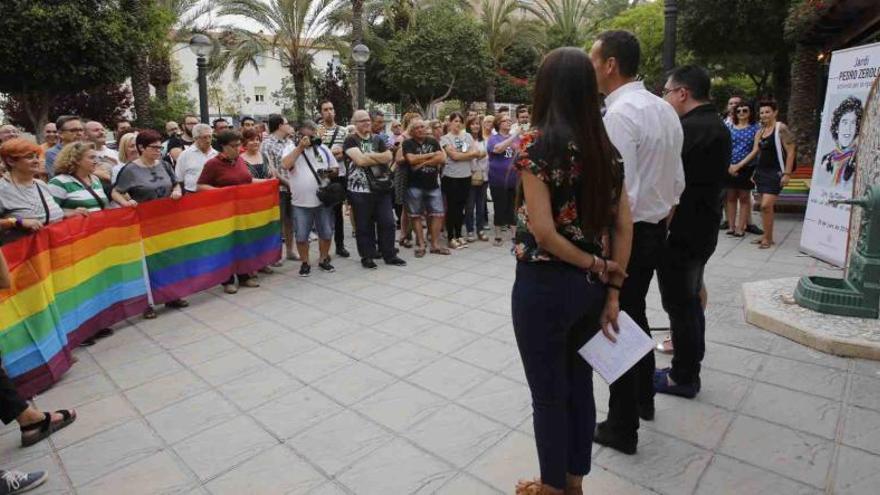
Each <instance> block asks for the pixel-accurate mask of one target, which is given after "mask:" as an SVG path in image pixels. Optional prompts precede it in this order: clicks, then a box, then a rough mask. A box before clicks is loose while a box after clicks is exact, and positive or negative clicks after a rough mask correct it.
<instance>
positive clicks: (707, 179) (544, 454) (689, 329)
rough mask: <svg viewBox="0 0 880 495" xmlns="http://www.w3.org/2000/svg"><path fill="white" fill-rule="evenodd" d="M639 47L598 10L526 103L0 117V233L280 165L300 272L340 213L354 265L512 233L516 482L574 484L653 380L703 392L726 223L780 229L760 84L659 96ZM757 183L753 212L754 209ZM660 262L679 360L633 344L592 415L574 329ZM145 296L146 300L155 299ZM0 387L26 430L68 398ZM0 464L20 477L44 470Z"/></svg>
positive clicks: (634, 310) (618, 445)
mask: <svg viewBox="0 0 880 495" xmlns="http://www.w3.org/2000/svg"><path fill="white" fill-rule="evenodd" d="M639 63H640V50H639V42H638V40H637V39H636V37H635V36H634V35H632V34H631V33H629V32H626V31H608V32H605V33H602V34H601V35H600V36H599V37H598V39H597V41H596V42H595V44H594V45H593V46H592V48H591V49H590V50H589V53H586V52H585V51H584V50H581V49H576V48H561V49H557V50H554V51H553V52H551V53H550V54H548V55H547V56H546V57H545V59H544V60H543V62H542V64H541V67H540V69H539V72H538V75H537V78H536V82H535V97H534V101H533V106H532V108H531V109H530V107H528V106H525V105H521V106H519V107H516V108H515V109H514V110H513V111H512V112H511V111H510V109H509V108H506V107H503V108H500V109H499V111H498V112H495V113H494V114H493V115H482V114H479V113H478V112H476V111H469V112H464V113H460V112H453V113H452V114H450V115H448V116H447V117H446V118H445V119H443V120H428V119H426V118H425V117H424V116H423V115H420V114H418V113H412V112H411V113H407V114H405V115H403V117H402V119H401V120H400V121H397V120H393V121H391V122H389V123H386V122H385V115H384V114H383V113H382V112H379V111H372V112H367V111H365V110H357V111H355V112H354V115H353V116H352V118H351V123H350V125H341V124H339V123H337V122H336V114H335V108H334V106H333V103H332V102H331V101H324V102H321V104H320V105H319V108H317V109H316V111H317V112H316V116H315V120H304V121H301V122H298V123H296V124H294V125H291V123H290V122H289V121H288V120H287V119H286V118H285V117H284V116H282V115H271V116H269V117H268V119H266V121H265V122H257V121H256V120H254V119H253V118H249V117H245V118H242V119H240V123H239V125H238V128H237V129H236V128H233V126H231V125H230V124H229V122H228V121H226V120H225V119H222V118H220V119H216V120H214V121H213V122H212V124H211V125H208V124H204V123H200V122H199V119H198V118H196V117H195V116H192V115H187V116H185V117H184V118H183V119H182V122H180V123H178V122H168V123H167V124H166V126H165V129H164V134H160V133H159V132H158V131H156V130H151V129H135V128H133V127H132V125H131V122H129V121H127V120H123V121H120V122H116V123H114V128H113V134H114V138H115V143H113V144H112V145H108V144H107V143H106V142H105V141H106V136H107V131H106V130H105V128H104V126H103V125H102V124H101V123H99V122H96V121H86V120H85V119H82V118H79V117H77V116H72V115H65V116H61V117H59V118H58V119H57V120H56V122H53V123H49V124H47V125H46V126H45V128H44V129H43V132H42V134H43V137H44V139H45V142H43V143H42V144H37V143H35V142H32V141H30V140H27V139H25V138H22V137H20V136H19V135H18V131H17V129H16V128H15V127H13V126H10V125H6V126H2V127H0V163H2V166H3V169H4V170H3V172H4V173H3V176H2V178H0V243H5V242H10V241H12V240H15V239H17V238H19V237H21V236H24V235H28V234H29V233H32V232H35V231H38V230H40V229H41V228H42V227H43V226H45V225H47V224H51V223H53V222H57V221H60V220H61V219H63V218H66V217H71V216H76V215H89V214H90V213H91V212H96V211H100V210H103V209H106V208H116V207H119V208H126V207H133V206H136V205H138V204H141V203H145V202H148V201H153V200H156V199H161V198H171V199H179V198H181V197H183V196H184V195H186V194H198V193H200V192H201V191H206V190H212V189H215V188H223V187H229V186H235V185H241V184H248V183H252V182H259V181H266V180H272V179H277V180H278V184H279V202H280V223H281V230H282V239H283V246H282V252H281V255H280V257H281V260H280V261H278V262H277V263H276V264H275V265H273V266H275V267H277V266H280V265H282V264H283V263H284V261H293V262H298V263H299V264H300V267H299V275H300V276H302V277H308V276H310V275H311V273H312V263H313V259H312V253H310V245H311V243H312V242H314V241H317V247H318V249H317V254H318V257H317V259H316V260H314V262H315V264H316V265H317V267H318V269H319V270H321V271H322V272H327V273H330V272H334V271H335V267H334V266H333V257H334V256H336V257H342V258H348V257H350V256H351V253H350V252H349V251H348V249H347V248H346V243H345V231H346V229H345V222H346V217H347V218H348V220H349V221H350V222H351V224H352V231H353V232H354V236H355V244H356V251H357V255H358V257H359V258H360V264H361V266H362V267H363V268H364V269H376V268H377V267H378V265H377V263H376V260H382V261H383V262H384V263H385V264H386V265H392V266H405V265H406V264H407V262H406V261H404V260H403V259H402V258H401V257H400V256H399V254H400V249H401V248H404V249H413V253H414V257H415V258H417V259H418V258H423V257H424V256H426V255H427V254H429V253H430V254H432V255H439V256H449V255H450V254H452V253H453V252H454V251H456V250H461V249H466V248H467V247H468V246H469V245H470V244H472V243H479V242H489V241H492V245H494V246H497V247H503V246H509V247H510V250H511V252H512V253H513V254H514V255H515V257H516V259H517V261H518V263H517V268H516V281H515V283H514V287H513V293H512V304H513V306H512V315H513V324H514V331H515V334H516V339H517V343H518V346H519V349H520V354H521V357H522V360H523V365H524V369H525V372H526V377H527V381H528V384H529V387H530V390H531V394H532V399H533V407H534V426H535V438H536V443H537V448H538V457H539V461H540V470H541V477H540V478H539V479H536V480H534V481H523V482H520V483H519V485H518V486H517V493H518V494H557V493H565V494H579V493H582V492H581V488H580V486H581V482H582V477H583V476H584V475H586V474H587V473H588V472H589V470H590V452H591V445H592V442H594V441H595V442H597V443H599V444H602V445H606V446H608V447H610V448H613V449H615V450H618V451H620V452H623V453H625V454H634V453H635V452H636V450H637V445H638V433H637V431H638V427H639V420H640V419H641V420H645V421H651V420H653V418H654V415H655V410H654V395H655V394H656V393H665V394H672V395H677V396H681V397H686V398H693V397H695V396H696V395H697V394H698V393H699V392H700V389H701V386H702V383H701V380H700V363H701V361H702V359H703V355H704V353H705V342H704V333H705V315H704V309H705V306H706V301H707V297H708V296H707V293H706V290H705V287H704V285H703V272H704V269H705V266H706V264H707V262H708V260H709V258H710V257H711V256H712V254H713V252H714V250H715V247H716V244H717V239H718V232H719V224H720V225H721V228H722V229H725V228H726V229H727V230H728V232H727V234H728V235H730V236H733V237H743V236H744V235H745V233H746V232H752V233H757V234H758V235H760V236H761V237H760V238H759V239H757V240H756V241H755V244H757V245H758V247H759V248H769V247H770V246H772V245H773V210H774V203H775V200H776V198H777V197H778V195H779V194H780V192H781V190H782V188H783V187H784V186H785V185H786V184H787V182H788V178H789V177H790V175H791V172H792V169H793V165H794V157H795V149H794V141H793V139H792V135H791V132H790V131H789V130H788V128H787V127H786V126H785V125H784V124H782V123H781V122H779V121H778V120H777V110H778V109H777V106H776V103H775V102H773V101H772V100H766V101H761V102H759V103H758V104H757V105H752V104H748V103H746V102H745V100H744V99H743V98H742V97H739V96H735V97H733V98H731V99H730V101H729V102H728V107H727V114H726V115H723V116H719V115H718V113H717V111H716V110H715V107H714V105H713V104H712V102H711V101H710V97H709V93H710V84H711V83H710V78H709V76H708V75H707V73H706V71H705V70H704V69H702V68H700V67H697V66H684V67H680V68H678V69H676V70H674V71H673V72H672V73H671V74H670V75H669V77H668V80H667V81H666V84H665V86H664V88H663V91H662V93H663V94H662V96H657V95H655V94H653V93H651V92H650V91H648V90H647V89H646V88H645V86H644V84H643V83H642V82H641V81H639V80H638V78H637V74H638V70H639ZM602 96H604V99H603V98H602ZM530 110H531V111H530ZM532 112H533V113H532ZM756 114H757V117H758V118H759V121H760V124H757V123H756ZM755 186H756V187H757V192H758V193H759V194H760V211H761V216H762V220H763V227H764V229H763V231H761V230H760V229H758V228H757V227H756V226H754V225H752V224H751V221H750V216H751V210H752V206H751V190H752V189H753V188H754V187H755ZM725 190H726V192H725ZM490 201H491V202H492V208H491V213H492V214H491V215H490V208H489V202H490ZM722 211H724V212H726V216H727V218H726V220H725V221H722ZM490 217H491V221H492V228H490V227H489V221H490ZM334 244H335V249H333V247H334ZM272 271H273V270H272V267H268V266H267V267H264V268H263V269H261V270H260V272H261V273H264V274H269V273H272ZM655 274H656V275H657V277H658V282H659V287H660V292H661V296H662V303H663V307H664V309H665V310H666V312H667V313H668V314H669V319H670V326H671V338H670V340H669V341H668V342H665V343H663V344H661V345H660V346H659V347H660V349H659V350H661V351H664V352H671V353H673V359H672V366H671V367H669V368H664V369H656V368H655V360H654V355H653V353H648V354H647V355H645V356H644V357H643V358H642V359H641V360H640V361H639V362H638V363H637V364H636V365H635V366H634V367H632V368H631V369H630V370H629V371H628V372H626V373H625V374H624V375H623V376H622V377H621V378H619V379H618V380H617V381H615V382H614V383H613V384H611V386H610V391H611V393H610V399H609V404H608V417H607V419H606V420H605V421H603V422H600V423H598V425H597V424H596V411H595V404H594V400H593V396H592V377H591V375H592V370H591V369H590V367H589V365H588V364H586V363H585V362H584V361H583V360H582V359H581V358H580V357H579V356H578V354H577V350H578V349H579V348H580V346H581V345H583V343H584V342H586V340H587V339H588V338H590V337H591V336H592V335H593V334H595V333H596V332H599V331H601V332H602V333H603V334H604V335H605V336H606V337H607V338H609V339H611V340H614V339H615V338H616V337H615V335H616V333H617V332H618V330H617V329H618V324H617V320H618V314H619V312H620V311H621V310H622V311H625V312H627V313H628V314H629V315H630V316H631V317H632V318H633V320H634V321H635V322H636V323H637V324H638V325H639V326H640V327H641V328H642V329H643V330H644V331H645V332H649V331H650V329H649V324H648V320H647V316H646V303H645V298H646V296H647V293H648V290H649V286H650V283H651V280H652V278H653V277H654V275H655ZM258 277H259V275H258V273H239V274H235V275H233V276H232V277H231V278H230V279H229V280H227V281H225V282H224V283H223V289H224V291H225V292H226V293H227V294H235V293H236V292H237V291H238V290H239V288H240V287H247V288H251V287H259V278H258ZM187 305H188V303H187V302H186V301H185V300H177V301H172V302H169V303H168V304H167V306H170V307H173V308H182V307H186V306H187ZM144 317H145V318H155V317H156V311H155V309H154V308H149V309H148V310H147V311H146V312H145V313H144ZM110 334H112V331H110V330H109V329H106V330H103V331H101V332H99V333H98V334H97V335H95V338H100V337H103V336H106V335H110ZM93 342H94V340H93V339H89V340H87V341H86V342H84V345H90V344H91V343H93ZM4 380H5V381H4ZM0 390H3V391H4V392H3V393H0V396H4V393H7V392H8V391H9V390H11V391H12V392H8V393H7V395H8V396H9V397H10V398H9V400H8V401H7V403H6V404H5V408H4V411H3V417H2V418H0V419H3V421H4V422H8V421H11V420H12V419H14V418H19V422H20V423H22V425H23V426H22V439H23V443H24V442H25V436H26V434H28V432H30V431H31V430H37V431H38V432H39V433H38V434H39V435H48V434H50V433H51V432H52V431H54V430H56V429H58V428H60V427H63V426H66V424H69V422H71V421H73V419H75V417H76V416H75V412H74V411H60V412H59V413H57V414H56V415H49V414H47V415H43V413H40V412H39V411H36V410H32V411H31V410H30V409H25V412H26V413H27V418H26V419H22V418H23V417H22V416H20V415H21V414H25V413H22V412H21V411H22V406H21V403H19V402H18V401H17V400H15V397H17V396H15V395H14V389H12V388H11V383H9V381H8V379H5V378H4V377H2V376H0ZM7 411H9V412H8V413H7ZM28 411H30V412H28ZM32 420H33V421H37V420H39V425H40V426H33V425H34V424H37V423H35V422H33V421H32ZM28 441H30V440H28ZM9 476H12V477H13V478H15V479H17V480H18V483H19V484H20V485H22V486H24V485H26V484H28V483H29V481H28V480H36V479H38V478H39V476H38V475H35V474H33V473H30V474H26V473H17V474H14V475H9ZM22 476H24V478H22ZM28 476H30V478H28ZM40 476H43V475H40ZM3 477H4V479H6V477H7V475H3ZM16 477H17V478H16ZM7 481H8V480H7ZM10 486H12V485H10ZM0 493H2V485H0Z"/></svg>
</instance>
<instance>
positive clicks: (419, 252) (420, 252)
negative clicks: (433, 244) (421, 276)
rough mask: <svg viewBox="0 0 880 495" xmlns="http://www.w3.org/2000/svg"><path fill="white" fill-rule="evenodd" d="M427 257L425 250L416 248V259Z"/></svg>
mask: <svg viewBox="0 0 880 495" xmlns="http://www.w3.org/2000/svg"><path fill="white" fill-rule="evenodd" d="M424 257H425V248H423V247H417V248H416V258H424Z"/></svg>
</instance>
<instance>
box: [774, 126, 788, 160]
mask: <svg viewBox="0 0 880 495" xmlns="http://www.w3.org/2000/svg"><path fill="white" fill-rule="evenodd" d="M780 127H781V124H780V123H779V122H777V123H776V129H775V130H774V132H773V140H774V141H775V144H776V158H777V159H778V160H779V168H780V170H782V171H783V172H785V156H784V154H783V151H784V150H783V149H782V138H781V137H779V128H780Z"/></svg>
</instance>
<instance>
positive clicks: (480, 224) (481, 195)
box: [464, 116, 489, 242]
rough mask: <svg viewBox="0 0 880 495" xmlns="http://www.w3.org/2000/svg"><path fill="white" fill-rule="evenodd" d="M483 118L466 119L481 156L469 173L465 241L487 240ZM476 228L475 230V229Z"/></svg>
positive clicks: (486, 175) (486, 183)
mask: <svg viewBox="0 0 880 495" xmlns="http://www.w3.org/2000/svg"><path fill="white" fill-rule="evenodd" d="M482 121H483V118H482V117H479V116H473V117H471V118H469V119H468V121H467V130H468V134H470V135H471V137H473V138H474V149H475V150H477V151H479V152H480V153H481V154H482V155H481V158H474V165H473V172H472V173H471V189H470V193H468V199H467V205H466V207H465V212H464V224H465V227H466V228H467V233H468V234H467V241H468V242H475V241H476V240H477V238H479V239H480V240H481V241H488V240H489V236H487V235H486V233H485V232H483V230H484V229H485V228H486V223H487V222H486V206H487V204H486V191H487V190H488V189H489V157H488V155H487V154H486V140H485V139H484V138H483V124H482ZM475 229H476V230H475Z"/></svg>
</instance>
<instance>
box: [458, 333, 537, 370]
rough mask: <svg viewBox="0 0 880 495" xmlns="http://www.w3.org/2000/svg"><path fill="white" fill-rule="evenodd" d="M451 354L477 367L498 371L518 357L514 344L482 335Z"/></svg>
mask: <svg viewBox="0 0 880 495" xmlns="http://www.w3.org/2000/svg"><path fill="white" fill-rule="evenodd" d="M451 355H452V356H454V357H456V358H458V359H461V360H462V361H464V362H466V363H470V364H472V365H474V366H476V367H478V368H483V369H487V370H489V371H493V372H496V373H497V372H499V371H501V370H503V369H505V368H507V367H508V366H509V365H510V363H512V362H513V361H517V360H519V359H520V356H519V350H518V349H517V348H516V346H513V345H510V344H508V343H506V342H501V341H500V340H496V339H493V338H491V337H484V338H482V339H479V340H477V341H475V342H472V343H470V344H468V345H466V346H464V347H462V348H461V349H459V350H457V351H455V352H453V353H452V354H451Z"/></svg>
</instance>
